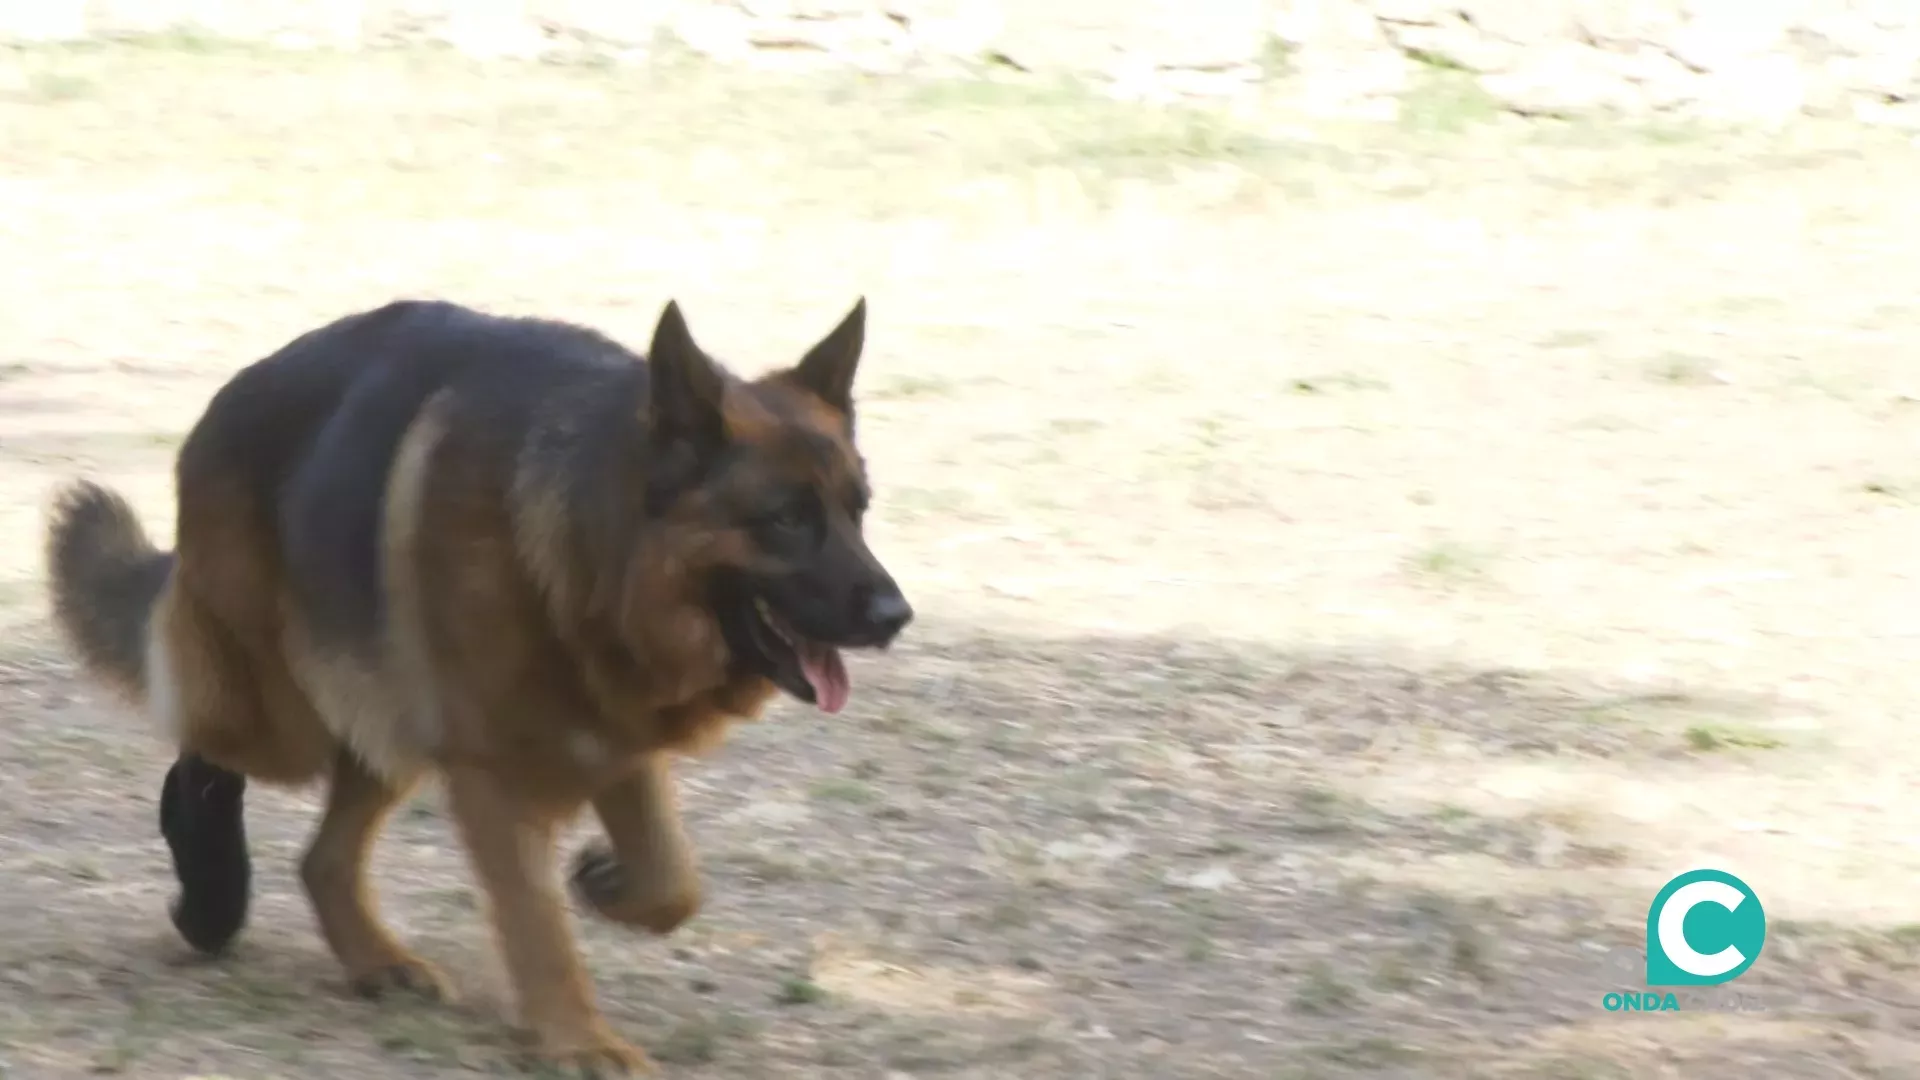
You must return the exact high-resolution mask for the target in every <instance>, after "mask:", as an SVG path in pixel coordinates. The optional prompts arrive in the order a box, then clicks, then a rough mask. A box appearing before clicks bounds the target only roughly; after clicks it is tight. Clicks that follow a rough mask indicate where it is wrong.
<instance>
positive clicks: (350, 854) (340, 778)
mask: <svg viewBox="0 0 1920 1080" xmlns="http://www.w3.org/2000/svg"><path fill="white" fill-rule="evenodd" d="M405 797H406V789H405V788H402V787H396V786H393V785H390V784H388V783H386V782H385V781H383V780H381V779H380V778H379V777H376V776H374V775H373V774H372V773H371V772H369V771H368V770H367V768H366V766H364V765H362V764H361V763H360V759H359V758H357V757H355V756H354V754H353V752H352V751H351V750H347V749H345V748H342V749H341V750H340V752H339V754H338V755H337V756H336V758H335V761H334V766H333V777H332V780H331V782H330V784H329V786H328V789H327V809H326V814H325V815H324V816H323V817H322V818H321V819H320V828H319V830H318V831H317V832H316V833H315V834H314V837H313V841H312V843H311V844H309V845H308V847H307V854H306V857H305V858H303V859H302V860H301V862H300V878H301V881H302V882H303V883H305V885H306V887H307V897H308V899H310V900H311V901H312V903H313V911H314V915H315V916H316V917H317V918H318V919H319V922H320V932H321V935H322V936H324V937H325V938H326V939H327V945H328V946H329V947H330V948H332V949H333V954H334V956H336V957H337V958H339V960H340V965H341V966H342V967H344V968H346V971H347V981H348V984H349V985H351V986H352V987H353V990H354V992H355V993H357V994H361V995H363V996H366V997H378V996H380V995H381V994H383V993H385V992H386V991H389V990H410V991H413V992H415V993H418V994H420V995H422V996H425V997H428V998H432V999H436V1000H441V999H446V998H448V997H450V996H451V995H450V993H449V990H448V987H447V982H446V980H445V979H444V978H443V977H442V976H441V975H440V973H439V972H438V971H436V970H435V969H434V967H433V965H431V964H429V963H427V962H426V961H424V960H422V959H420V958H419V957H417V956H415V955H413V954H412V953H410V952H408V951H407V950H406V949H405V948H404V947H402V946H401V945H400V943H399V942H396V941H395V940H394V939H393V935H391V934H389V933H388V932H387V930H386V928H385V927H383V926H381V925H380V920H379V918H378V917H377V916H376V915H375V914H374V901H373V896H372V894H371V891H370V890H369V889H368V888H367V862H368V860H369V858H370V857H371V856H372V854H373V843H374V840H375V839H377V838H378V836H379V834H380V826H381V825H382V824H383V823H384V822H385V821H386V819H387V815H388V814H389V813H390V812H392V810H393V808H394V806H396V805H398V804H399V802H400V800H401V799H403V798H405Z"/></svg>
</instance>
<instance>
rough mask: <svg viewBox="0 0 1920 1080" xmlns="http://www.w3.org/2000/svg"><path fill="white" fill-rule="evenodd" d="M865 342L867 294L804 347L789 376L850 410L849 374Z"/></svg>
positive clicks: (834, 403)
mask: <svg viewBox="0 0 1920 1080" xmlns="http://www.w3.org/2000/svg"><path fill="white" fill-rule="evenodd" d="M866 343H867V298H866V297H864V296H863V297H861V298H860V299H858V300H856V301H854V305H853V310H852V311H850V312H848V313H847V317H846V318H844V319H842V320H840V325H839V326H836V327H834V328H833V332H832V333H830V334H828V335H827V336H826V337H824V338H821V339H820V343H819V344H818V345H815V346H814V347H813V348H811V349H809V350H807V355H806V356H804V357H802V358H801V360H800V363H798V364H796V365H795V366H794V369H793V379H794V381H795V382H796V383H798V384H799V385H801V386H803V387H806V388H807V389H808V390H810V391H812V392H813V394H814V395H815V396H816V397H818V398H819V399H820V400H822V401H824V402H826V403H827V404H829V405H831V406H833V407H834V408H836V409H839V410H840V411H841V412H843V413H852V412H853V375H854V372H855V371H856V370H858V369H859V367H860V352H861V350H862V349H863V348H865V347H866Z"/></svg>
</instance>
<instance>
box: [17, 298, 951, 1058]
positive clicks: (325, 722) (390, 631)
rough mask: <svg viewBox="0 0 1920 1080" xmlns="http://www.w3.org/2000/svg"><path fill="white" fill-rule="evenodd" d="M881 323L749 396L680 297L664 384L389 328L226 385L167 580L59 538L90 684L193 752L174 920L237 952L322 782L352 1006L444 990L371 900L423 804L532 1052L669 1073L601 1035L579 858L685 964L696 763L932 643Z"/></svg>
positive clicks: (181, 464) (435, 332) (571, 347)
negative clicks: (507, 985) (910, 583)
mask: <svg viewBox="0 0 1920 1080" xmlns="http://www.w3.org/2000/svg"><path fill="white" fill-rule="evenodd" d="M865 334H866V302H865V300H864V299H862V300H861V301H859V302H858V303H856V304H855V306H854V308H853V310H852V312H851V313H850V314H848V315H847V317H846V318H845V319H844V320H843V321H842V322H841V323H840V324H839V326H838V327H836V328H835V329H834V330H833V331H832V332H831V333H829V334H828V335H827V336H826V337H825V338H823V339H821V340H820V341H819V343H818V344H816V345H814V346H813V348H812V349H810V350H809V351H808V352H807V353H806V355H805V357H804V358H803V359H801V360H800V362H799V363H798V364H796V365H794V366H793V367H791V368H785V369H781V370H778V371H775V372H773V373H770V374H768V375H765V376H763V377H760V378H757V379H753V380H745V379H742V378H740V377H737V376H735V375H733V374H731V373H730V372H728V371H727V370H726V369H725V368H724V367H723V366H721V365H720V364H719V363H717V362H716V361H715V360H713V359H712V358H710V357H709V356H708V355H707V354H706V353H705V352H703V351H702V350H701V348H700V347H699V345H697V344H696V343H695V341H694V339H693V337H692V335H691V333H690V332H689V330H688V328H687V323H686V320H685V319H684V318H683V317H682V315H681V313H680V310H679V307H678V306H677V305H676V304H674V303H671V302H670V303H668V304H667V306H666V308H665V310H664V311H663V313H662V314H661V316H660V319H659V322H658V324H657V326H656V328H655V330H654V334H653V341H652V344H651V347H650V348H649V350H648V353H647V355H646V356H645V357H642V356H640V355H637V354H635V353H633V352H631V351H629V350H627V349H626V348H623V347H622V346H621V345H619V344H617V343H616V342H614V341H612V340H611V339H609V338H607V337H605V336H603V335H601V334H599V333H597V332H595V331H593V330H590V329H586V328H583V327H580V326H576V325H571V324H568V323H563V322H557V321H550V320H545V319H533V318H502V317H496V316H492V315H487V314H482V313H480V312H477V311H473V310H470V309H467V308H464V307H460V306H457V305H453V304H446V303H430V302H413V301H407V302H399V303H393V304H390V305H388V306H385V307H382V308H379V309H377V310H372V311H366V312H362V313H359V314H355V315H351V316H348V317H345V318H342V319H340V320H338V321H336V322H333V323H330V324H328V325H326V326H322V327H320V328H319V329H316V330H313V331H311V332H309V333H307V334H305V335H303V336H301V337H299V338H296V339H295V340H293V341H292V342H290V343H289V344H287V345H286V346H285V347H283V348H281V349H280V350H279V351H278V352H276V353H274V354H273V355H271V356H268V357H267V358H266V359H264V360H261V361H259V362H257V363H254V364H252V365H250V366H248V367H246V368H245V369H243V370H241V371H240V372H239V373H238V374H236V375H235V376H234V377H233V379H232V380H230V381H229V382H228V383H227V384H226V385H225V386H224V387H223V388H222V389H221V390H220V391H219V392H218V393H216V394H215V395H214V397H213V399H212V401H211V403H210V404H209V405H208V408H207V410H206V412H205V413H204V414H203V415H202V416H201V418H200V420H199V421H198V422H197V423H196V424H195V426H194V428H193V430H192V432H191V433H190V434H189V435H188V436H187V440H186V442H185V444H184V445H183V446H182V447H181V449H180V455H179V458H178V461H177V462H176V466H175V484H176V497H177V501H178V521H177V529H176V532H177V540H176V547H175V550H173V551H172V552H166V551H162V550H159V549H158V548H156V547H155V546H154V545H153V544H152V543H151V542H150V541H149V540H148V538H147V534H146V533H145V532H144V530H143V529H142V527H141V525H140V523H139V521H138V520H137V519H136V517H135V515H134V513H133V510H132V508H131V507H130V506H129V504H128V503H127V502H126V501H125V500H124V499H122V498H121V497H120V496H118V495H116V494H114V493H113V492H111V491H109V490H107V489H105V488H103V487H100V486H97V485H95V484H93V483H91V482H89V481H85V480H80V481H75V482H73V483H71V484H69V485H68V486H66V487H65V488H64V489H63V490H62V491H61V492H60V493H59V494H58V496H57V498H56V500H55V502H54V505H53V508H52V511H51V515H50V524H49V529H48V537H47V559H48V571H49V577H50V579H51V591H52V596H53V610H54V616H55V621H56V622H57V624H58V625H59V627H60V628H61V630H62V631H63V633H64V634H65V636H66V638H67V639H68V642H69V644H70V645H71V647H72V648H73V650H74V651H75V653H76V654H77V655H78V656H79V657H80V658H81V660H82V661H83V663H84V665H85V666H86V668H87V669H88V670H89V671H90V673H91V674H92V675H94V676H95V677H96V678H98V679H99V680H101V681H102V682H103V683H105V684H107V685H109V686H110V687H112V688H113V689H115V690H116V691H118V692H119V694H121V695H122V696H124V697H125V698H127V699H128V700H129V701H130V703H132V704H133V705H134V706H136V707H138V708H141V709H144V710H145V711H146V712H147V713H148V714H150V716H151V717H152V718H153V720H154V721H155V722H156V723H158V724H159V725H160V727H161V729H162V730H163V731H164V732H165V734H166V736H167V737H168V738H170V739H172V740H173V741H174V742H175V743H176V744H177V746H178V747H179V757H178V759H177V760H176V762H175V763H174V765H173V766H172V767H171V769H170V770H169V771H168V773H167V776H166V780H165V783H164V785H163V787H162V790H161V795H160V814H159V816H160V830H161V833H162V835H163V836H164V837H165V839H166V842H167V845H168V847H169V849H170V851H171V853H172V856H173V864H174V870H175V874H176V876H177V877H178V878H179V883H180V891H179V893H178V895H177V897H176V898H175V900H174V901H173V904H172V909H171V914H172V919H173V923H174V926H175V927H176V928H177V929H178V930H179V932H180V934H181V935H182V936H183V937H184V938H185V939H186V940H187V941H188V942H189V943H190V944H191V945H193V946H194V947H195V948H196V949H199V950H200V951H202V952H205V953H209V954H213V953H218V952H220V951H222V950H223V949H225V948H226V947H227V945H228V944H229V943H230V942H232V940H233V939H234V938H235V936H236V935H237V934H238V933H239V931H240V929H241V927H242V926H243V924H244V923H245V921H246V916H247V907H248V901H249V894H250V877H251V869H250V865H249V862H248V855H247V843H246V830H245V825H244V817H243V800H244V795H245V791H246V786H247V781H248V780H249V779H252V780H256V781H260V782H263V783H268V784H275V785H289V786H291V785H300V784H305V783H308V782H311V781H314V780H318V779H321V778H322V777H324V778H325V779H326V782H327V795H326V808H325V811H324V813H323V815H322V816H321V819H320V823H319V826H318V829H317V831H316V832H315V833H314V836H313V838H312V841H311V844H310V846H309V847H308V848H307V850H306V853H305V855H304V857H303V858H302V860H301V864H300V875H301V879H302V882H303V884H304V885H305V887H306V891H307V895H308V897H309V898H310V900H311V901H312V904H313V909H314V912H315V914H316V916H317V921H318V923H319V927H320V931H321V933H322V935H323V936H324V937H325V939H326V941H327V944H328V946H329V947H331V949H332V950H333V953H334V955H335V956H336V957H338V959H339V961H340V963H341V964H342V965H343V966H344V967H345V969H346V974H347V978H348V981H349V983H350V985H351V986H352V987H353V988H354V989H355V990H356V991H357V992H360V993H362V994H367V995H377V994H380V993H383V992H386V991H390V990H408V991H414V992H418V993H422V994H425V995H427V996H430V997H437V996H444V995H446V993H447V984H446V983H445V981H444V980H443V978H442V976H441V975H440V974H439V973H438V972H437V971H435V970H434V968H433V967H432V966H431V965H429V964H428V963H427V962H426V961H424V960H422V959H420V958H419V957H418V956H415V955H414V954H413V953H412V952H410V951H408V950H407V948H406V947H405V946H403V945H402V944H400V942H398V941H396V940H395V939H394V937H393V936H392V935H391V934H390V933H389V932H388V931H387V930H386V929H385V928H384V927H383V926H382V925H381V922H380V920H379V918H378V917H377V916H376V914H375V905H374V898H373V894H372V890H371V889H370V887H369V884H368V881H367V862H368V855H369V852H370V849H371V847H372V844H373V843H374V840H375V838H376V836H377V834H378V832H379V829H380V826H381V824H382V822H383V821H384V819H385V818H386V816H387V814H388V813H389V812H390V811H391V810H392V809H393V808H394V806H395V805H396V804H397V803H399V802H400V801H401V799H402V798H403V797H404V796H405V795H406V794H407V793H408V792H409V791H410V790H411V789H412V788H413V787H414V785H415V784H416V782H417V781H419V780H421V779H422V778H424V777H427V776H430V775H432V776H438V777H439V778H440V779H441V780H442V781H443V782H444V784H445V789H446V794H447V799H448V804H449V807H450V810H451V814H452V817H453V819H454V821H455V822H456V825H457V827H458V831H459V834H460V837H461V840H462V844H463V846H464V848H465V850H466V852H467V855H468V858H469V860H470V862H471V865H472V867H473V870H474V873H475V876H476V877H477V878H478V879H479V881H480V883H481V885H482V887H483V892H484V894H485V896H486V898H487V901H488V907H489V909H490V916H491V922H492V926H493V930H494V933H495V935H496V937H497V943H498V947H499V949H500V950H501V952H502V954H503V955H504V959H505V962H506V966H507V970H508V973H509V975H510V978H511V981H512V984H513V989H514V996H515V998H516V999H517V1004H518V1007H519V1011H520V1017H521V1021H522V1023H523V1024H524V1026H525V1027H526V1028H527V1029H529V1033H530V1035H531V1036H532V1040H533V1042H534V1045H535V1053H536V1054H537V1055H539V1056H541V1057H543V1058H545V1059H547V1060H548V1061H550V1062H552V1063H554V1064H557V1065H561V1066H571V1067H577V1068H580V1069H582V1070H584V1071H586V1072H589V1073H591V1074H624V1073H628V1072H633V1071H646V1070H648V1069H649V1068H650V1065H649V1062H648V1059H647V1057H646V1055H645V1054H644V1053H643V1052H642V1051H640V1050H639V1049H637V1048H635V1047H633V1046H630V1045H629V1044H627V1043H625V1042H623V1041H622V1040H621V1039H620V1038H619V1037H617V1036H616V1035H615V1034H614V1033H613V1032H612V1031H611V1030H609V1028H608V1026H607V1024H606V1023H605V1021H604V1019H603V1018H602V1016H601V1014H600V1012H599V1009H598V1006H597V1004H596V1001H595V997H594V994H593V991H592V988H591V985H590V983H589V980H588V977H587V975H586V973H585V971H584V970H583V967H582V964H581V960H580V957H579V954H578V951H577V948H576V946H575V944H574V940H573V937H572V931H571V927H570V926H569V924H568V921H567V903H566V894H565V892H564V891H563V890H562V888H561V887H560V884H559V880H558V879H559V874H558V872H557V869H556V867H555V865H554V846H555V845H554V838H555V830H556V829H557V828H559V827H561V826H563V825H564V824H566V823H567V822H569V821H570V820H571V819H572V818H573V817H574V816H575V815H577V814H578V813H579V811H580V810H581V809H582V808H584V807H585V806H586V805H587V804H588V803H591V804H592V806H593V808H594V811H595V813H596V815H597V816H598V818H599V820H600V822H601V823H602V825H603V827H604V828H605V831H606V837H607V842H606V843H599V842H596V843H593V844H590V845H588V846H587V848H586V849H585V850H583V851H582V852H580V853H579V855H578V857H576V859H575V860H574V862H573V865H572V868H571V874H570V881H571V884H572V887H573V892H574V893H575V895H576V896H577V897H578V898H579V899H580V900H581V901H582V902H583V903H584V905H585V906H586V907H588V908H590V909H591V910H593V911H594V912H597V913H598V914H599V915H601V916H603V917H606V918H609V919H613V920H617V921H618V922H621V923H625V924H629V925H633V926H638V927H642V928H644V929H646V930H648V931H651V932H653V933H656V934H664V933H667V932H668V931H671V930H672V929H673V928H675V927H676V926H678V925H680V924H681V923H682V922H684V921H685V920H686V919H687V918H688V917H690V916H691V915H693V913H694V912H695V910H696V909H697V908H698V907H699V904H700V895H701V890H700V883H699V880H698V875H697V871H696V867H695V861H694V856H693V853H692V851H691V850H690V848H689V843H688V840H687V837H686V834H685V832H684V830H683V829H682V826H681V823H680V819H679V814H678V810H677V809H676V804H675V799H674V791H673V775H672V765H671V760H672V757H673V756H674V755H676V754H680V753H690V752H695V751H697V750H699V749H701V748H702V747H705V746H710V745H712V744H713V743H714V742H715V741H716V740H717V739H718V738H720V737H721V736H722V735H723V733H724V731H725V729H726V727H727V726H728V724H729V722H730V721H732V720H734V719H737V718H740V719H745V718H752V717H754V716H755V715H756V714H758V712H759V711H760V710H761V709H762V708H763V707H764V706H765V705H766V703H767V702H768V701H769V700H770V699H771V698H772V697H773V696H774V695H775V694H776V693H777V692H779V691H785V692H786V693H787V694H789V695H791V696H793V697H795V698H798V699H800V700H801V701H804V702H808V703H811V704H814V705H816V706H818V707H819V708H820V709H822V710H824V711H826V712H829V713H832V712H837V711H839V710H840V709H841V708H842V707H843V706H844V705H845V704H846V702H847V698H848V693H849V681H848V676H847V669H846V666H845V664H844V662H843V661H842V658H841V653H840V650H841V649H843V648H861V647H866V648H884V647H885V646H887V645H888V644H889V643H890V642H892V641H893V640H894V639H895V637H896V636H897V635H898V634H899V633H900V632H901V630H902V629H903V628H904V627H905V626H906V625H907V623H908V621H909V620H910V619H912V617H913V610H912V608H911V607H910V606H909V604H908V602H907V599H906V597H905V596H904V595H903V594H902V593H901V590H900V588H899V587H898V586H897V585H896V584H895V583H894V580H893V578H892V577H891V576H889V575H888V573H887V571H886V569H885V568H884V567H883V566H882V565H881V563H880V561H879V560H878V559H877V558H876V557H875V556H874V554H873V553H872V552H871V551H870V550H869V549H868V546H867V543H866V541H865V539H864V538H863V536H862V531H861V521H862V515H863V514H864V513H865V511H866V509H867V500H868V494H869V489H868V485H867V480H866V475H865V471H866V470H865V463H864V461H863V459H862V458H861V457H860V455H859V453H858V452H857V450H856V449H855V445H854V423H853V401H852V388H853V380H854V372H855V370H856V368H857V367H858V365H859V362H860V356H861V351H862V348H863V345H864V342H865Z"/></svg>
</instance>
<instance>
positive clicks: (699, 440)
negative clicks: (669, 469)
mask: <svg viewBox="0 0 1920 1080" xmlns="http://www.w3.org/2000/svg"><path fill="white" fill-rule="evenodd" d="M647 373H648V376H647V377H648V384H649V387H650V393H649V395H648V419H649V420H650V422H651V428H652V431H653V434H654V437H655V438H658V439H680V440H685V441H688V442H691V443H692V444H693V445H694V447H695V448H696V449H699V450H708V449H712V448H714V447H717V446H718V445H720V443H721V442H722V441H724V439H725V436H726V424H725V421H724V419H723V418H722V414H721V411H720V402H721V397H722V396H723V395H724V394H725V392H726V378H725V377H724V376H723V375H722V374H721V373H720V368H719V367H718V366H717V365H715V364H714V362H713V360H712V359H711V358H710V357H708V356H707V354H706V353H705V352H703V351H701V348H700V346H699V345H698V344H696V343H695V342H694V340H693V333H692V331H690V330H688V329H687V320H686V317H685V316H683V315H681V314H680V305H679V304H677V303H675V302H673V301H672V300H669V301H667V307H666V310H664V311H662V312H661V313H660V322H659V324H658V325H656V326H655V327H654V328H653V344H652V345H650V346H648V347H647Z"/></svg>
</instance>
